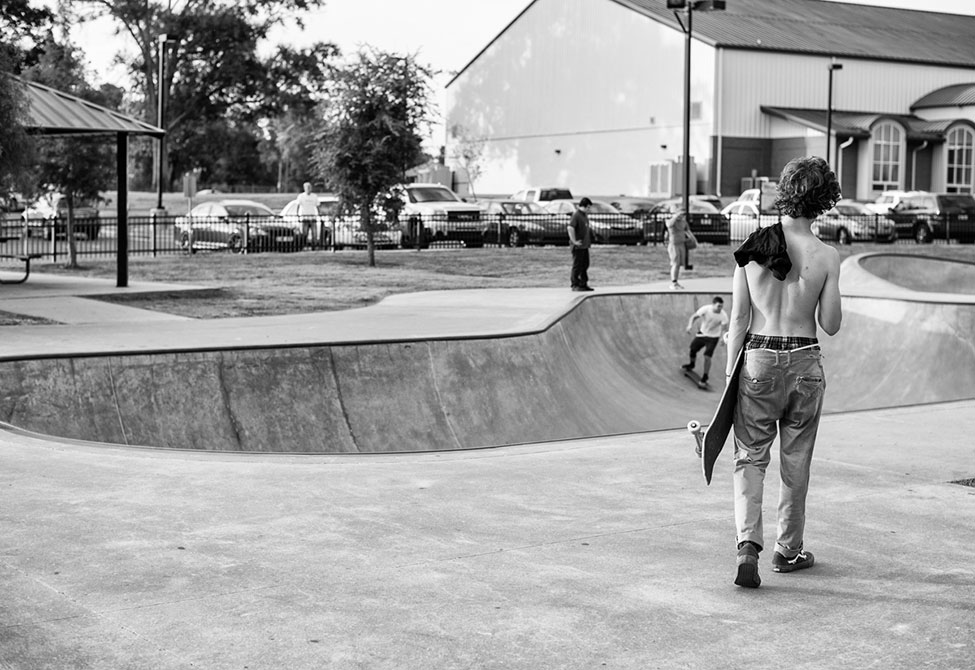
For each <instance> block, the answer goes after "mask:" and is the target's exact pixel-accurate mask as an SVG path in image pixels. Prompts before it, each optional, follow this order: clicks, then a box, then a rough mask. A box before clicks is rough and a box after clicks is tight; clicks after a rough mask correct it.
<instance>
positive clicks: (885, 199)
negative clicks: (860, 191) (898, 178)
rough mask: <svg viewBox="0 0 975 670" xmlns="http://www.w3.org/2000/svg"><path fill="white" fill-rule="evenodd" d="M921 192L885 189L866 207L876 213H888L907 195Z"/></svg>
mask: <svg viewBox="0 0 975 670" xmlns="http://www.w3.org/2000/svg"><path fill="white" fill-rule="evenodd" d="M920 192H921V191H884V192H882V193H881V194H880V195H878V196H877V199H876V200H874V201H873V202H868V203H866V208H867V209H869V210H870V211H871V212H873V213H874V214H883V215H886V214H887V213H888V212H889V211H890V210H892V209H893V208H894V207H896V206H897V204H898V203H899V202H900V201H901V200H903V199H904V198H905V197H907V196H909V195H914V194H915V193H920Z"/></svg>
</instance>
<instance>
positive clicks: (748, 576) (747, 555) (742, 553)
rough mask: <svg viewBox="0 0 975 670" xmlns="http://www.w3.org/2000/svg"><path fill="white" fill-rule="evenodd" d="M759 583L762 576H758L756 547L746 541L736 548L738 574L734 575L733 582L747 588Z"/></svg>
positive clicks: (756, 586)
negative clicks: (739, 547)
mask: <svg viewBox="0 0 975 670" xmlns="http://www.w3.org/2000/svg"><path fill="white" fill-rule="evenodd" d="M761 583H762V578H761V577H759V576H758V549H756V548H755V545H754V544H752V543H750V542H746V543H744V544H743V545H742V547H741V549H739V550H738V574H737V575H736V576H735V584H737V585H738V586H744V587H745V588H747V589H757V588H758V587H759V585H760V584H761Z"/></svg>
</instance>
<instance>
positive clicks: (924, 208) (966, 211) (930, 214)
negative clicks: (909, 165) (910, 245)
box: [887, 192, 975, 244]
mask: <svg viewBox="0 0 975 670" xmlns="http://www.w3.org/2000/svg"><path fill="white" fill-rule="evenodd" d="M887 218H889V219H890V220H891V221H893V223H894V227H895V228H896V230H897V237H898V238H901V239H904V238H913V239H914V241H915V242H917V243H918V244H927V243H930V242H931V241H933V240H935V239H952V240H958V241H959V242H975V198H973V197H972V196H971V194H969V193H927V192H915V193H911V194H909V195H906V196H904V198H903V199H902V200H901V201H900V202H899V203H897V205H896V206H895V207H894V209H892V210H890V212H888V214H887Z"/></svg>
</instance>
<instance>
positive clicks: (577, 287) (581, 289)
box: [572, 286, 586, 291]
mask: <svg viewBox="0 0 975 670" xmlns="http://www.w3.org/2000/svg"><path fill="white" fill-rule="evenodd" d="M572 290H573V291H585V290H586V289H584V288H582V287H581V286H573V287H572Z"/></svg>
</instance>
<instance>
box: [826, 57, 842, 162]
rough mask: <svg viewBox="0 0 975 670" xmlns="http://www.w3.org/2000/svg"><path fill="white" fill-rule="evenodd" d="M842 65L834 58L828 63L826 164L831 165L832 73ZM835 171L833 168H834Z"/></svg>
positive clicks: (840, 68)
mask: <svg viewBox="0 0 975 670" xmlns="http://www.w3.org/2000/svg"><path fill="white" fill-rule="evenodd" d="M842 69H843V64H842V63H837V62H836V58H835V57H834V58H833V59H831V60H830V63H829V93H828V94H827V96H826V162H827V163H829V164H830V166H832V165H833V161H832V160H831V157H830V147H831V145H832V142H833V72H834V71H836V70H842ZM834 169H835V168H834Z"/></svg>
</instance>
